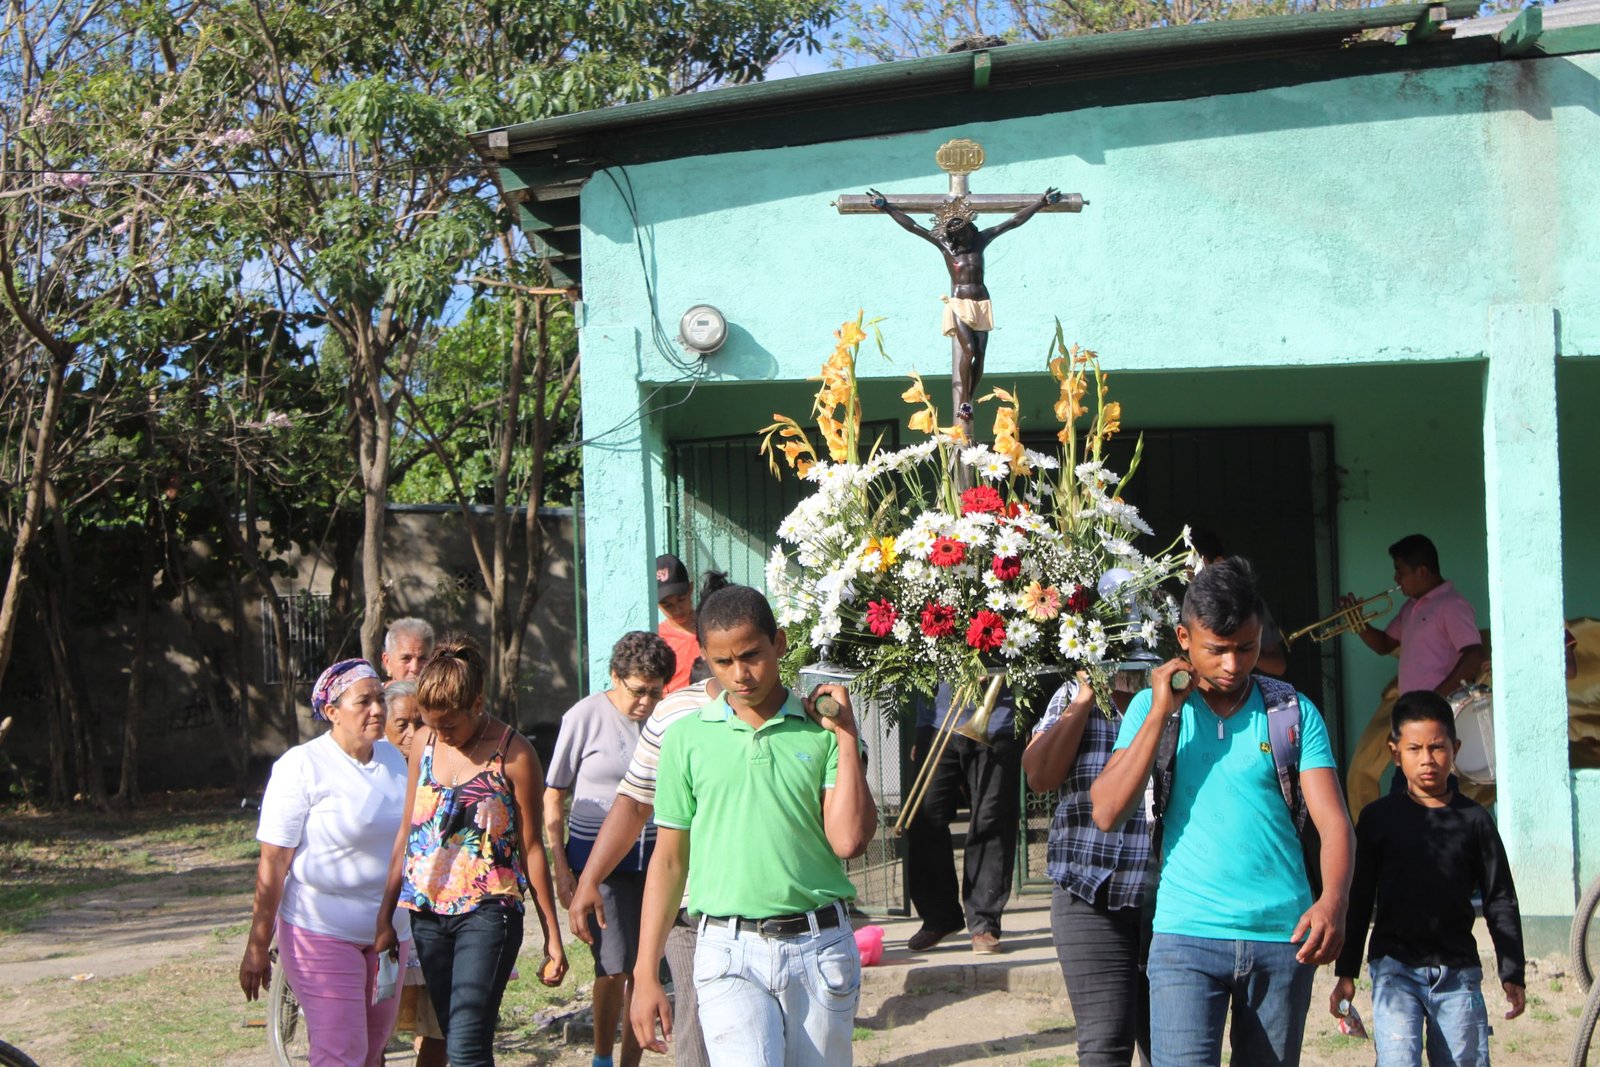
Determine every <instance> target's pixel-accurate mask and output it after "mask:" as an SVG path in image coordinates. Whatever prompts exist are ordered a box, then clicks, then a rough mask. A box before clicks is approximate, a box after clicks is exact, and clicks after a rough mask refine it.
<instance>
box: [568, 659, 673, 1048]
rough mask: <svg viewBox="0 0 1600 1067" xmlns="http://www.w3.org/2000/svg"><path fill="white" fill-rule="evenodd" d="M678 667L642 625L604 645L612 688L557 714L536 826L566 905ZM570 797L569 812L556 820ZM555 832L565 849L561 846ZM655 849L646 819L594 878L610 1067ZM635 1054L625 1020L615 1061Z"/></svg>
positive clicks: (599, 1019) (597, 1003)
mask: <svg viewBox="0 0 1600 1067" xmlns="http://www.w3.org/2000/svg"><path fill="white" fill-rule="evenodd" d="M676 665H677V656H676V654H675V653H674V652H673V650H672V648H671V646H669V645H668V644H667V642H666V641H664V640H662V639H661V638H660V637H659V636H657V635H656V634H652V633H646V632H644V631H643V630H636V631H634V632H632V633H629V634H624V635H623V637H622V640H620V641H618V642H617V643H616V645H614V646H613V647H612V649H611V688H610V689H607V690H606V691H605V692H603V693H596V694H594V695H593V696H589V697H585V698H584V699H582V700H580V701H578V703H576V704H574V705H573V706H572V708H571V709H570V710H568V711H567V713H566V714H565V715H563V716H562V717H561V733H560V735H559V736H558V737H557V738H556V748H555V753H554V755H552V756H551V757H550V773H549V775H548V776H547V778H546V782H545V791H544V827H545V832H546V834H548V835H549V838H550V849H551V855H552V856H553V858H554V866H555V878H556V896H557V897H558V898H559V899H560V901H561V906H562V907H569V906H570V905H571V904H572V894H573V892H574V890H576V889H577V886H578V873H579V872H581V871H582V870H583V868H584V864H585V862H586V861H587V860H588V858H589V852H590V850H591V849H593V848H594V843H595V838H596V837H597V836H598V835H599V833H600V826H601V824H602V823H604V822H605V819H606V812H608V811H610V810H611V802H612V801H613V800H614V799H615V797H616V795H617V786H618V785H619V784H621V782H622V778H623V775H624V774H626V773H627V770H628V763H629V761H630V760H631V759H632V758H633V750H634V747H635V746H636V745H637V744H638V743H639V731H640V729H641V728H642V727H643V726H644V723H645V720H646V719H648V718H649V717H650V712H651V711H653V710H655V706H656V704H658V703H660V701H661V698H662V696H663V695H664V694H665V692H666V686H667V682H668V680H669V679H671V677H672V673H673V669H674V668H675V667H676ZM569 795H570V796H571V797H572V815H571V816H570V818H564V817H563V814H562V812H563V808H564V807H565V804H566V800H567V797H568V796H569ZM563 838H564V839H565V840H566V847H565V848H563V847H561V843H562V840H563ZM654 847H655V827H654V826H652V825H648V824H647V825H646V826H645V828H644V831H643V832H642V833H641V834H640V835H639V839H638V840H637V841H636V842H635V843H634V845H633V848H632V850H631V851H630V852H629V854H628V855H627V856H626V857H625V858H624V859H623V860H622V862H621V863H619V864H617V866H616V868H615V869H614V870H613V871H612V872H611V874H610V875H609V876H608V877H607V878H606V879H605V880H604V881H603V882H601V883H600V901H601V905H602V908H603V909H604V910H603V915H604V918H603V920H602V921H601V922H600V923H596V922H595V921H593V920H591V921H590V923H589V933H590V936H591V938H592V940H591V941H590V944H589V948H590V951H591V952H593V953H594V973H595V980H594V1064H595V1067H611V1065H612V1062H613V1061H612V1057H611V1052H612V1046H613V1044H614V1043H615V1041H616V1031H617V1024H618V1022H619V1021H622V1020H625V1019H627V1017H628V998H629V994H630V992H631V987H632V978H631V975H632V974H633V963H634V957H635V955H636V954H637V953H638V951H639V913H640V909H641V908H642V906H643V904H644V878H645V871H646V869H647V868H648V867H649V865H650V851H651V849H652V848H654ZM639 1055H640V1048H639V1043H638V1041H637V1039H636V1038H635V1037H634V1036H633V1028H632V1027H631V1026H623V1028H622V1057H621V1059H622V1064H623V1067H635V1065H636V1064H638V1062H639Z"/></svg>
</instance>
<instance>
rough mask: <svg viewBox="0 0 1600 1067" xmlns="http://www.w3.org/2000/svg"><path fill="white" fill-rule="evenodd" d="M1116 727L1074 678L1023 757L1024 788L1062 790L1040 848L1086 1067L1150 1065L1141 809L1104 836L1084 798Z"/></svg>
mask: <svg viewBox="0 0 1600 1067" xmlns="http://www.w3.org/2000/svg"><path fill="white" fill-rule="evenodd" d="M1117 696H1119V697H1121V696H1123V694H1120V693H1119V694H1117ZM1121 725H1122V713H1121V711H1120V709H1119V710H1117V711H1116V712H1115V713H1114V714H1113V715H1111V716H1109V717H1108V716H1106V715H1104V714H1102V713H1101V712H1100V711H1099V709H1097V708H1096V707H1095V701H1094V691H1093V690H1092V689H1091V688H1090V687H1089V686H1088V685H1087V684H1085V683H1084V681H1083V680H1082V677H1081V676H1080V679H1079V680H1078V681H1076V682H1067V683H1066V684H1065V685H1063V686H1061V688H1059V689H1057V690H1056V692H1055V695H1054V696H1053V697H1051V698H1050V705H1049V707H1048V708H1047V709H1046V711H1045V713H1044V717H1043V718H1041V719H1040V720H1039V723H1038V725H1037V726H1035V727H1034V729H1033V736H1032V738H1031V739H1030V740H1029V741H1028V748H1027V751H1026V752H1024V753H1023V756H1022V771H1023V773H1024V774H1025V775H1026V776H1027V779H1028V788H1030V789H1032V790H1033V791H1034V792H1036V793H1046V792H1049V791H1050V790H1052V789H1057V788H1059V789H1060V790H1061V803H1060V804H1059V805H1058V806H1057V808H1056V814H1055V818H1054V819H1053V820H1051V823H1050V838H1049V844H1048V846H1047V848H1048V851H1047V856H1048V866H1047V870H1048V873H1049V875H1050V880H1051V881H1052V882H1054V883H1055V889H1054V891H1053V894H1052V896H1051V901H1050V932H1051V935H1052V937H1053V940H1054V941H1055V945H1056V956H1057V958H1058V959H1059V960H1060V961H1061V976H1062V977H1063V978H1064V979H1065V980H1066V983H1067V999H1068V1000H1070V1001H1071V1002H1072V1015H1073V1018H1074V1019H1075V1020H1076V1022H1077V1029H1078V1062H1079V1063H1080V1064H1082V1065H1083V1067H1128V1065H1129V1064H1131V1063H1132V1062H1133V1053H1134V1050H1135V1048H1137V1049H1138V1051H1139V1055H1140V1060H1141V1062H1143V1063H1144V1064H1146V1065H1148V1064H1149V1063H1150V1020H1149V989H1148V986H1147V983H1146V982H1145V977H1144V971H1143V970H1142V969H1141V968H1140V966H1139V943H1140V938H1141V927H1142V919H1143V908H1144V889H1145V868H1146V864H1147V862H1148V861H1149V858H1150V822H1149V818H1148V806H1147V804H1145V805H1139V806H1137V807H1136V808H1135V809H1134V811H1133V813H1132V814H1131V815H1130V816H1129V818H1128V821H1127V822H1125V823H1124V824H1123V825H1122V826H1120V827H1118V828H1117V829H1116V830H1114V831H1113V832H1111V833H1105V832H1103V831H1101V830H1100V829H1098V828H1097V827H1096V826H1095V824H1094V820H1093V818H1092V817H1091V815H1092V812H1093V810H1094V805H1093V803H1092V802H1091V801H1090V799H1089V787H1090V785H1092V784H1093V783H1094V780H1095V778H1096V777H1097V776H1098V775H1099V774H1100V770H1101V768H1103V767H1104V766H1105V765H1106V760H1107V759H1109V758H1110V756H1111V748H1112V745H1113V744H1115V742H1116V740H1117V731H1118V729H1119V728H1120V727H1121Z"/></svg>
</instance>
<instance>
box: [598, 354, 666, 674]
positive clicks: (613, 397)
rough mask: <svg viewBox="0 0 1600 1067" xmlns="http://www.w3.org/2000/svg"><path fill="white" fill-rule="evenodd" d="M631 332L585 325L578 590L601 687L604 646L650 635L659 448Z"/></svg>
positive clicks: (607, 652) (659, 503)
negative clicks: (644, 405)
mask: <svg viewBox="0 0 1600 1067" xmlns="http://www.w3.org/2000/svg"><path fill="white" fill-rule="evenodd" d="M639 343H640V342H639V331H638V330H636V329H634V328H633V327H632V326H616V325H605V324H593V325H585V326H584V327H583V329H582V331H581V333H580V337H579V344H580V346H581V350H582V353H583V372H584V386H585V388H584V390H583V433H584V440H585V442H586V443H585V444H584V447H583V496H584V502H585V508H584V527H583V539H584V583H585V586H586V593H587V598H588V605H589V611H588V619H587V626H588V638H589V680H590V688H591V689H592V690H599V689H602V688H604V687H605V685H606V684H607V678H608V673H607V672H608V668H609V665H610V660H611V646H612V645H613V644H615V643H616V641H617V638H619V637H621V636H622V635H623V634H625V633H627V632H628V631H629V630H654V629H655V626H656V605H655V557H656V552H657V548H656V545H657V544H660V543H664V539H662V538H659V537H658V536H657V535H656V533H655V531H656V529H657V528H658V527H659V525H660V519H659V517H658V516H659V514H662V513H664V511H665V507H666V504H665V499H664V497H662V495H661V487H660V477H659V462H660V460H659V453H660V451H661V448H660V443H659V441H658V440H657V435H656V433H655V432H654V428H653V427H652V425H651V424H650V420H649V418H648V416H646V415H644V414H643V413H642V412H641V402H642V401H643V399H644V395H645V393H647V392H648V388H647V387H644V386H641V385H639V384H638V383H637V376H638V374H639Z"/></svg>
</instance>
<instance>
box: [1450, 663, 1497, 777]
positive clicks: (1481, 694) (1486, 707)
mask: <svg viewBox="0 0 1600 1067" xmlns="http://www.w3.org/2000/svg"><path fill="white" fill-rule="evenodd" d="M1450 707H1451V709H1452V710H1454V711H1455V715H1456V737H1457V738H1458V739H1459V740H1460V741H1461V751H1460V752H1459V753H1458V754H1457V755H1456V774H1458V775H1460V776H1461V777H1462V778H1464V779H1466V780H1467V781H1469V782H1472V783H1473V784H1474V785H1493V784H1494V694H1493V693H1492V692H1491V691H1490V689H1489V687H1488V686H1486V685H1464V686H1462V687H1461V688H1460V689H1457V690H1456V691H1455V692H1453V693H1451V694H1450Z"/></svg>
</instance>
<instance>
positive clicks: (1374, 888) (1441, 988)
mask: <svg viewBox="0 0 1600 1067" xmlns="http://www.w3.org/2000/svg"><path fill="white" fill-rule="evenodd" d="M1460 748H1461V742H1460V741H1458V740H1456V723H1455V716H1454V715H1453V714H1452V712H1451V710H1450V704H1449V702H1448V701H1446V700H1445V699H1444V698H1443V697H1441V696H1439V695H1438V694H1437V693H1434V692H1431V691H1428V690H1418V691H1416V692H1410V693H1405V694H1403V695H1402V696H1401V697H1400V699H1399V700H1397V701H1395V705H1394V711H1393V713H1392V716H1391V719H1390V731H1389V750H1390V752H1391V753H1392V754H1393V756H1394V761H1395V763H1396V765H1397V766H1398V773H1400V774H1403V775H1405V779H1406V783H1407V788H1406V791H1405V792H1404V793H1396V794H1392V795H1390V796H1386V797H1384V798H1382V799H1381V800H1377V801H1374V802H1373V803H1371V804H1368V805H1367V807H1366V808H1365V809H1364V810H1363V811H1362V812H1361V821H1360V822H1359V823H1357V825H1356V862H1355V876H1354V879H1353V880H1352V883H1351V886H1350V906H1349V911H1348V912H1347V915H1346V919H1345V931H1346V940H1345V945H1344V951H1343V952H1342V953H1341V954H1340V956H1339V961H1338V963H1337V965H1336V967H1335V973H1336V974H1338V976H1339V980H1338V982H1337V983H1335V985H1334V987H1333V993H1332V995H1331V996H1330V997H1329V998H1328V1007H1329V1010H1330V1011H1332V1012H1333V1014H1334V1015H1336V1016H1337V1015H1339V1014H1341V1013H1340V1011H1339V1002H1340V1001H1341V1000H1345V1001H1347V1000H1349V999H1350V998H1351V996H1352V995H1353V994H1354V992H1355V976H1356V975H1357V974H1359V973H1360V971H1361V955H1362V949H1363V942H1364V938H1363V937H1362V936H1361V935H1362V934H1363V933H1364V932H1365V931H1366V929H1367V922H1368V921H1369V920H1371V921H1372V942H1371V944H1370V946H1366V948H1367V955H1368V957H1369V959H1370V964H1371V969H1372V1023H1373V1025H1372V1036H1373V1041H1374V1043H1375V1045H1376V1046H1377V1053H1378V1067H1412V1065H1419V1064H1420V1063H1421V1062H1422V1047H1423V1046H1422V1039H1423V1034H1424V1033H1426V1034H1427V1046H1428V1062H1429V1063H1430V1064H1432V1065H1441V1064H1455V1065H1457V1067H1469V1065H1471V1067H1487V1065H1488V1063H1489V1013H1488V1009H1487V1008H1486V1006H1485V1005H1484V1001H1483V991H1482V984H1483V970H1482V968H1481V966H1480V965H1479V961H1478V945H1477V941H1476V940H1475V939H1474V938H1473V936H1472V921H1473V911H1472V895H1473V893H1474V892H1481V893H1482V894H1483V917H1484V920H1485V921H1486V922H1487V923H1488V925H1489V936H1490V938H1491V939H1492V940H1493V941H1494V948H1495V954H1496V955H1497V956H1498V957H1499V963H1500V985H1501V988H1503V989H1504V990H1505V994H1506V1000H1507V1001H1508V1002H1509V1003H1510V1010H1509V1011H1507V1012H1506V1018H1507V1019H1514V1018H1516V1017H1517V1016H1518V1015H1521V1014H1522V1009H1523V1004H1524V994H1523V953H1522V917H1521V915H1520V913H1519V912H1518V909H1517V888H1516V886H1515V885H1513V884H1512V881H1511V868H1510V865H1509V864H1508V863H1507V862H1506V850H1505V846H1504V845H1503V844H1502V843H1501V841H1500V833H1499V831H1497V830H1496V829H1495V825H1494V820H1492V819H1491V818H1490V817H1489V813H1488V812H1487V811H1485V810H1484V809H1483V808H1482V807H1481V806H1479V805H1478V804H1477V803H1475V802H1474V801H1471V800H1468V799H1467V798H1466V797H1464V796H1461V795H1460V794H1458V793H1456V792H1455V791H1454V790H1452V789H1451V788H1450V772H1451V770H1452V768H1453V767H1454V765H1455V756H1456V752H1457V751H1458V750H1459V749H1460ZM1374 904H1376V907H1377V916H1376V918H1374V916H1373V907H1374Z"/></svg>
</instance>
